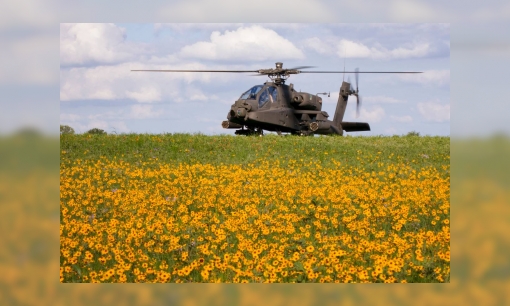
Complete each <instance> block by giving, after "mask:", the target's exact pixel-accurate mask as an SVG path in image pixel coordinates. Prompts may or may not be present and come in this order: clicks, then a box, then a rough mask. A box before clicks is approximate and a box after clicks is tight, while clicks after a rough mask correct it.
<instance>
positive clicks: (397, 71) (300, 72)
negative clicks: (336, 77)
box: [299, 71, 423, 73]
mask: <svg viewBox="0 0 510 306" xmlns="http://www.w3.org/2000/svg"><path fill="white" fill-rule="evenodd" d="M299 73H423V72H421V71H357V72H356V71H300V72H299Z"/></svg>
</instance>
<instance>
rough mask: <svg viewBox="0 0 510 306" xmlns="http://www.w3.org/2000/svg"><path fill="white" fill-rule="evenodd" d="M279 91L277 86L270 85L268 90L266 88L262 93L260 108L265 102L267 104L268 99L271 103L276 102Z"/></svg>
mask: <svg viewBox="0 0 510 306" xmlns="http://www.w3.org/2000/svg"><path fill="white" fill-rule="evenodd" d="M277 93H278V91H277V90H276V88H275V87H269V88H267V89H266V90H264V91H263V92H262V94H260V98H259V108H260V107H262V106H263V105H264V104H266V103H267V101H271V103H275V102H276V95H277Z"/></svg>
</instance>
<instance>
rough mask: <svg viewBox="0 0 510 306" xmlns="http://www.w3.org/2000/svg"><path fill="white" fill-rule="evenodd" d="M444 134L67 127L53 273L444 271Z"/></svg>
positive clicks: (196, 276) (321, 278)
mask: <svg viewBox="0 0 510 306" xmlns="http://www.w3.org/2000/svg"><path fill="white" fill-rule="evenodd" d="M449 142H450V140H449V138H448V137H342V138H340V137H276V136H266V137H260V138H259V137H230V136H203V135H113V136H110V135H108V136H99V135H96V136H92V135H63V136H61V141H60V143H61V162H60V281H61V282H176V283H180V282H222V283H223V282H236V283H237V282H241V283H243V282H244V283H248V282H249V283H253V282H271V283H278V282H321V283H323V282H327V283H331V282H387V283H394V282H449V280H450V224H449V222H450V151H449V150H450V148H449Z"/></svg>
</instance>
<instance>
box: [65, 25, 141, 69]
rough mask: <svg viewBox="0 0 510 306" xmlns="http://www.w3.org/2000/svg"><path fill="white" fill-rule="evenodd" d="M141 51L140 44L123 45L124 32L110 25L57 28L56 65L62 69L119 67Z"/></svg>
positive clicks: (124, 41) (126, 43)
mask: <svg viewBox="0 0 510 306" xmlns="http://www.w3.org/2000/svg"><path fill="white" fill-rule="evenodd" d="M142 51H143V46H142V45H141V44H139V43H138V44H135V43H130V42H126V32H125V30H124V29H123V28H121V27H119V26H117V25H114V24H111V23H109V24H106V23H77V24H61V25H60V62H61V64H64V65H70V64H79V65H82V64H87V63H119V62H122V61H126V60H129V59H133V58H134V57H135V56H136V55H137V54H139V53H140V52H142Z"/></svg>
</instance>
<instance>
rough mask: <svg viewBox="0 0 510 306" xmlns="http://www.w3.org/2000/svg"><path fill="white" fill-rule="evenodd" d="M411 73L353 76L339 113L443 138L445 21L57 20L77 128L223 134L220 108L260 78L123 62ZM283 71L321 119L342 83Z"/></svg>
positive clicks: (64, 98)
mask: <svg viewBox="0 0 510 306" xmlns="http://www.w3.org/2000/svg"><path fill="white" fill-rule="evenodd" d="M275 62H283V66H284V68H285V67H287V68H291V67H296V66H314V67H315V68H311V69H309V70H311V71H313V70H337V71H338V70H340V71H342V70H343V69H344V65H345V70H347V71H353V70H354V69H355V68H359V69H360V71H422V72H423V73H422V74H418V75H397V74H386V75H380V74H372V75H370V74H361V75H360V80H359V90H360V94H361V96H362V102H363V103H362V107H361V112H360V117H359V118H356V116H355V100H354V99H353V98H354V97H352V98H351V100H350V101H349V102H350V103H349V104H348V107H347V111H346V115H345V117H344V120H345V121H360V122H368V123H370V125H371V129H372V130H371V131H370V132H356V133H349V134H350V135H353V136H354V135H394V134H397V135H401V134H406V133H408V132H411V131H415V132H419V133H420V134H421V135H450V25H449V24H447V23H416V24H407V23H406V24H399V23H391V24H385V23H380V24H340V23H329V24H328V23H315V24H310V23H282V24H277V23H276V24H273V23H260V24H257V23H222V24H218V23H214V24H211V23H209V24H208V23H187V24H183V23H179V24H123V23H117V24H112V23H87V24H77V23H62V24H60V124H65V125H69V126H71V127H73V128H74V129H75V130H76V132H78V133H83V132H86V131H87V130H89V129H91V128H101V129H104V130H105V131H107V132H109V133H203V134H208V135H217V134H233V133H234V130H226V129H223V128H222V127H221V122H222V121H223V120H226V116H227V113H228V111H229V109H230V105H232V104H233V103H234V101H235V100H236V99H238V98H239V96H240V95H241V94H242V93H243V92H244V91H246V90H247V89H249V88H250V87H252V86H253V85H258V84H263V83H264V82H265V81H267V77H264V76H253V75H251V74H249V73H248V74H227V73H154V72H152V73H151V72H131V71H130V70H131V69H218V70H222V69H237V70H257V69H267V68H273V67H275ZM344 78H345V80H346V81H348V80H351V81H352V83H354V75H349V74H347V75H345V76H344V75H343V74H301V75H293V76H291V77H290V78H289V79H288V80H287V84H289V83H293V84H294V87H295V88H296V89H297V90H301V91H304V92H308V93H312V94H316V93H319V92H328V93H330V97H329V98H328V97H326V96H323V101H324V102H323V110H325V111H327V112H328V113H329V114H330V116H331V117H332V116H333V114H334V110H335V107H336V102H337V99H338V91H339V87H340V85H341V82H342V79H344Z"/></svg>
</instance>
